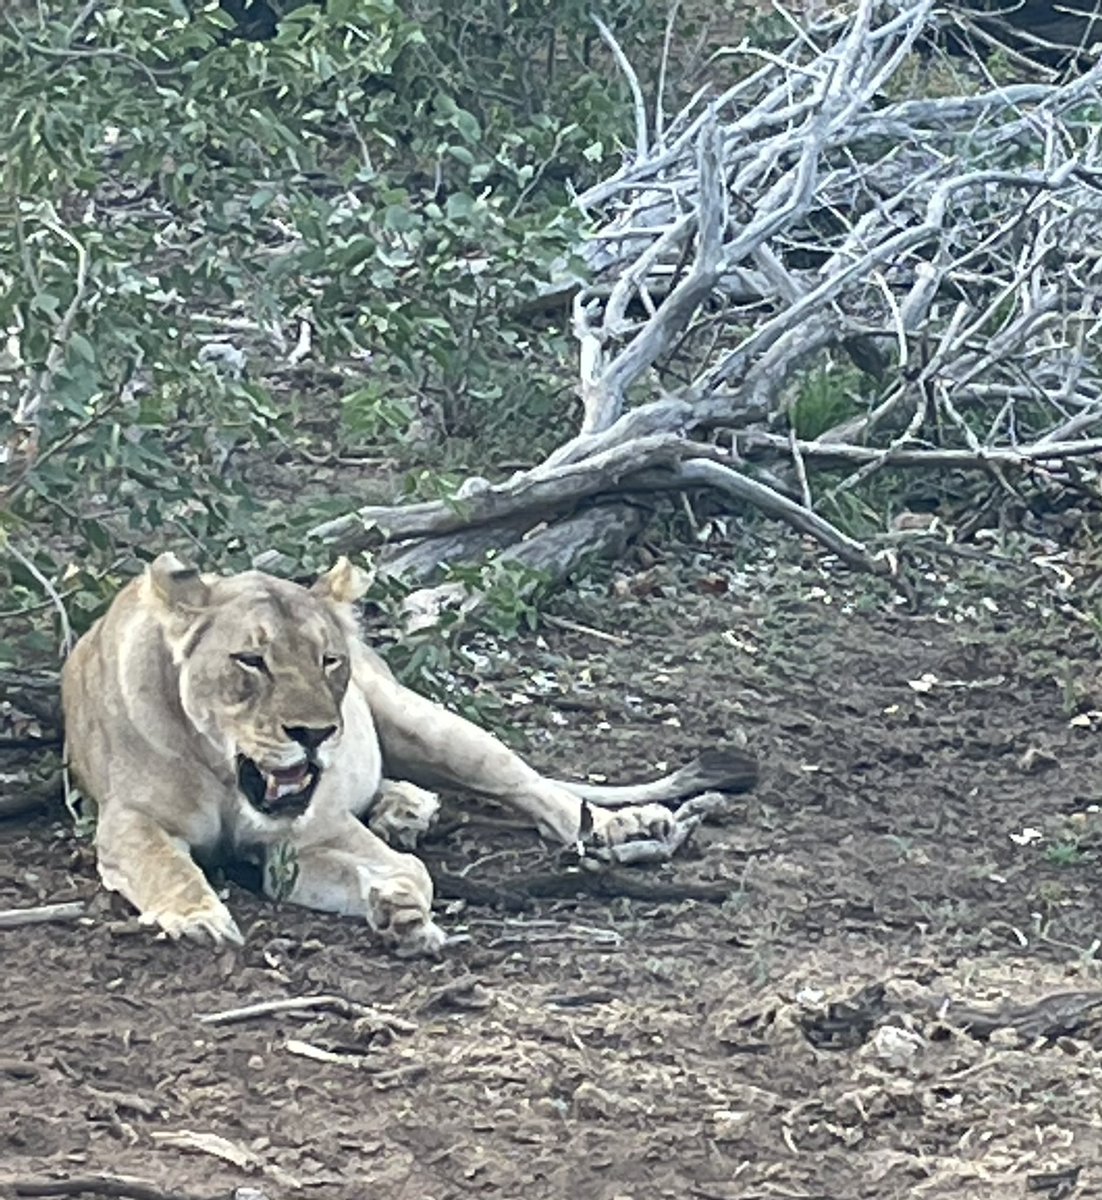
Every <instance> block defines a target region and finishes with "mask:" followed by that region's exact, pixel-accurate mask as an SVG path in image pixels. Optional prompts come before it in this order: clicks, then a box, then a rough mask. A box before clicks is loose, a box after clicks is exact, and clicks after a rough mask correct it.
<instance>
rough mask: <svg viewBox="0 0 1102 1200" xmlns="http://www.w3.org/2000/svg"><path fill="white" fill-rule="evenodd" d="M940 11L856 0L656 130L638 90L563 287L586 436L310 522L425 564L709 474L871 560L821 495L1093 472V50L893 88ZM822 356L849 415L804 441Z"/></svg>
mask: <svg viewBox="0 0 1102 1200" xmlns="http://www.w3.org/2000/svg"><path fill="white" fill-rule="evenodd" d="M932 7H933V5H932V0H859V2H858V3H857V5H856V8H855V11H854V12H853V13H852V15H851V16H850V17H849V18H847V19H845V20H842V19H839V18H837V17H832V18H830V20H829V21H827V22H825V23H823V24H821V25H819V26H813V27H811V28H810V29H808V30H803V31H801V30H796V33H797V36H795V37H794V38H793V40H792V43H791V44H790V45H789V46H788V47H787V48H786V49H784V50H782V51H780V52H779V53H768V54H766V53H762V52H759V51H755V50H753V49H752V48H750V47H748V46H746V45H745V44H744V45H742V46H740V47H737V48H735V49H734V50H733V51H732V52H731V53H730V54H729V55H727V56H725V57H724V59H723V61H724V62H725V63H731V64H733V68H732V69H733V70H735V71H736V72H738V71H740V70H742V72H743V73H742V75H741V77H738V78H735V79H734V80H733V81H732V83H731V85H730V86H729V87H727V88H726V90H723V91H721V92H720V93H719V94H718V95H716V94H709V93H708V92H707V91H706V90H705V91H702V92H700V93H698V94H697V95H695V96H693V97H692V99H691V100H690V101H689V102H688V104H687V105H686V106H685V107H684V109H683V110H682V111H681V112H679V113H677V114H676V115H674V116H672V117H667V116H666V115H664V114H663V113H662V112H661V109H662V106H663V104H664V103H665V99H663V100H661V101H659V103H658V105H657V109H656V112H655V114H654V128H653V129H650V130H648V129H645V128H642V127H639V125H638V123H639V122H641V121H642V122H645V121H646V120H647V114H646V111H645V106H644V105H643V104H642V100H641V98H640V97H639V94H638V92H637V90H636V89H633V94H635V95H636V96H637V100H636V105H635V117H636V123H637V129H636V132H635V137H634V149H633V152H632V153H631V154H630V155H628V156H626V157H625V161H624V163H623V165H622V166H621V167H620V169H619V170H617V171H616V172H615V173H614V174H613V175H612V176H611V177H610V178H608V179H606V180H604V181H603V182H601V183H599V184H597V185H596V186H594V187H592V188H590V189H589V190H588V191H586V192H584V193H583V194H581V196H580V197H579V199H578V203H579V204H580V206H581V207H582V209H583V210H584V211H585V212H586V213H587V214H589V215H590V216H591V217H592V218H593V219H594V221H595V223H596V225H597V229H596V232H595V233H594V235H593V236H592V237H591V239H590V240H589V241H588V243H587V245H586V246H585V248H584V257H585V259H586V261H587V263H588V267H589V276H588V278H587V279H585V280H584V281H578V291H577V294H576V297H575V300H574V321H573V327H574V332H575V335H576V337H577V340H578V343H579V351H580V362H579V366H580V382H581V388H580V396H581V399H582V406H583V419H582V421H581V426H580V429H579V431H578V433H577V435H576V436H574V437H573V438H571V439H570V440H568V441H567V442H565V443H564V444H563V445H561V446H560V447H558V449H556V450H555V451H554V452H553V453H552V454H550V455H549V456H548V458H547V459H546V460H545V461H544V462H542V463H540V464H538V465H537V466H535V467H533V468H531V469H529V470H527V471H522V472H519V473H518V474H516V475H514V476H513V477H512V478H511V479H509V480H507V481H505V482H504V483H501V484H497V485H491V484H489V483H488V482H487V481H484V480H469V481H468V482H467V484H466V485H465V486H464V489H462V490H461V493H460V495H459V496H458V497H457V498H456V501H455V502H454V503H452V504H450V505H447V504H437V505H423V504H422V505H410V506H407V507H392V508H372V509H365V510H361V511H360V512H359V513H355V514H350V515H349V516H347V517H345V518H341V519H339V520H337V521H332V522H329V523H327V524H326V525H323V526H319V527H318V528H317V529H315V530H313V531H312V536H313V537H314V538H315V539H316V540H318V541H320V542H322V543H326V544H332V545H334V546H338V547H340V548H341V549H345V550H347V549H355V548H358V547H365V546H368V545H371V544H375V545H378V544H380V543H399V545H398V554H399V556H400V557H401V558H403V559H404V560H405V561H409V558H410V553H409V552H410V548H411V547H413V546H417V545H426V544H427V545H431V544H432V543H433V541H434V539H444V538H445V537H447V536H451V537H453V538H454V535H455V531H456V530H459V529H462V528H464V527H469V526H476V527H477V526H482V527H484V528H485V527H489V528H493V527H495V526H497V525H499V523H501V522H507V521H512V522H515V523H516V525H515V530H514V531H513V532H511V533H510V535H509V536H510V537H511V538H513V540H519V539H520V538H522V537H523V535H524V532H525V530H526V529H527V528H528V527H529V526H530V525H535V524H536V523H537V522H540V521H553V520H555V519H556V518H560V517H564V516H567V515H569V514H570V513H571V512H572V511H573V509H574V507H575V506H576V505H577V504H578V502H579V500H580V499H582V498H585V500H586V502H587V503H588V504H594V503H596V504H600V503H601V502H602V501H603V499H604V498H605V497H607V496H613V495H616V496H620V497H622V496H624V495H625V494H631V493H632V492H633V491H634V492H638V493H642V492H646V491H648V490H655V489H656V488H657V489H662V488H690V487H692V488H700V487H707V488H710V489H712V490H714V491H717V492H719V493H722V494H725V495H727V496H728V497H729V498H730V500H731V502H732V503H733V504H735V505H738V506H740V507H746V506H751V507H755V508H758V509H761V510H763V511H765V512H767V513H769V514H771V515H773V516H775V517H777V518H778V519H781V520H785V521H788V522H789V523H791V524H792V525H793V526H794V527H796V528H797V529H799V530H801V531H802V532H803V533H805V534H807V535H808V536H810V537H812V538H815V539H817V540H818V541H819V542H821V543H822V544H823V545H824V546H825V547H827V548H828V549H829V550H830V551H831V552H833V553H834V554H836V555H837V556H838V557H839V558H841V559H842V560H844V561H845V562H847V563H848V564H850V565H851V566H854V567H856V568H859V569H863V570H869V571H875V572H880V573H883V572H885V571H886V570H888V566H887V564H886V563H885V561H884V560H882V559H881V558H878V557H876V556H873V555H871V554H870V553H869V552H868V551H867V550H866V548H865V547H864V546H862V545H861V544H860V543H859V542H857V541H856V540H854V539H853V538H850V537H847V536H846V535H845V534H843V533H841V532H840V531H839V530H837V529H835V528H834V527H833V526H832V525H831V524H830V522H829V520H828V519H827V518H826V516H825V515H824V514H823V512H822V511H820V512H815V511H814V509H813V507H812V504H811V498H812V497H814V498H815V502H816V503H818V504H819V505H820V506H821V505H823V504H825V503H829V502H830V500H831V498H832V497H834V496H837V495H838V493H839V491H841V490H845V489H846V488H847V487H851V486H853V485H854V484H855V483H857V482H860V481H861V480H863V479H866V478H868V476H869V475H871V474H873V473H875V472H878V471H884V470H888V469H896V468H903V467H906V468H908V469H916V468H926V469H930V470H943V469H947V468H952V469H960V468H965V469H975V470H978V471H984V472H987V473H988V474H989V475H990V477H991V478H992V479H994V480H996V481H997V482H999V483H1000V485H1002V484H1005V483H1006V479H1007V476H1008V473H1014V472H1017V473H1018V474H1019V475H1022V474H1027V473H1028V472H1030V471H1036V470H1039V469H1040V464H1044V467H1043V472H1042V473H1043V474H1044V475H1045V477H1046V478H1048V479H1059V478H1061V477H1064V476H1067V475H1069V474H1074V476H1075V477H1076V479H1077V481H1078V483H1079V484H1080V485H1081V486H1082V485H1083V483H1084V482H1087V483H1090V484H1091V486H1094V480H1095V478H1096V476H1097V471H1098V468H1097V465H1096V464H1097V462H1098V451H1099V449H1100V448H1102V440H1100V438H1102V428H1100V426H1102V369H1100V362H1099V357H1098V353H1097V351H1096V350H1095V349H1094V347H1095V346H1097V345H1099V344H1100V339H1099V334H1100V332H1102V304H1100V289H1102V138H1100V137H1099V134H1098V131H1097V124H1096V118H1095V116H1094V115H1093V113H1096V112H1097V105H1098V104H1099V102H1100V101H1102V95H1100V89H1099V85H1100V82H1102V64H1099V65H1096V66H1095V67H1094V68H1093V69H1092V70H1090V71H1088V72H1087V73H1085V74H1083V75H1081V76H1080V77H1079V78H1077V79H1075V80H1073V81H1072V82H1069V83H1065V84H1054V83H1029V84H1019V85H1013V86H1006V87H998V86H990V87H988V88H987V90H985V91H982V92H979V93H978V94H975V95H959V96H947V97H936V98H920V99H909V98H905V97H903V98H900V97H901V96H902V94H903V92H904V88H903V87H902V86H901V85H900V84H899V83H898V80H897V73H898V72H899V69H900V67H901V66H902V65H903V64H904V62H906V61H907V60H908V59H909V57H910V56H911V55H912V54H913V52H914V50H915V46H916V44H917V43H918V40H919V39H920V37H922V35H923V34H924V32H925V31H926V30H928V28H929V25H930V22H931V20H932ZM602 35H603V36H604V37H605V40H606V41H607V42H608V43H609V45H610V47H612V49H613V52H614V54H616V57H617V59H618V60H620V61H621V66H622V68H623V69H624V70H625V73H626V74H627V76H628V79H629V83H630V82H631V80H632V78H633V74H632V72H631V71H630V68H629V66H628V64H627V63H626V60H623V55H622V51H621V52H619V53H617V51H618V50H619V47H618V46H617V45H616V43H615V40H614V38H612V35H611V33H609V31H607V30H604V29H602ZM664 89H665V96H666V97H668V85H666V84H664ZM809 370H811V371H813V372H815V373H816V376H817V378H819V379H820V380H821V381H822V382H823V383H824V385H825V386H826V387H827V388H828V389H829V390H831V391H832V393H833V394H834V395H835V396H836V397H838V398H840V400H841V401H843V402H844V403H843V407H844V409H845V411H844V412H843V413H842V414H841V415H839V416H835V417H834V418H833V423H832V424H831V427H830V428H827V429H825V430H822V431H821V432H816V433H814V434H808V433H806V432H805V431H804V430H803V429H801V412H800V405H799V400H800V391H799V383H800V375H801V373H802V374H803V376H804V377H806V374H807V372H808V371H809ZM820 429H821V425H820ZM717 438H721V439H722V441H721V444H723V445H727V446H729V445H732V444H733V445H735V446H736V447H738V453H734V454H731V453H726V452H723V453H721V452H718V451H717V447H716V444H715V440H716V439H717ZM1072 460H1076V462H1075V465H1074V466H1069V465H1068V464H1070V463H1071V462H1072ZM846 466H849V467H850V468H851V469H852V472H853V473H852V474H851V475H850V476H849V478H848V479H842V480H841V481H840V482H839V481H838V479H837V478H835V479H834V480H833V482H832V485H830V486H827V487H814V488H813V487H812V486H811V485H810V482H809V479H808V472H814V471H818V470H823V469H831V470H834V471H835V472H837V471H838V470H839V468H843V469H844V468H845V467H846ZM763 467H768V468H769V470H770V473H769V474H768V475H765V474H763V473H762V468H763ZM778 479H779V480H780V481H781V482H778ZM789 481H790V482H791V487H790V494H784V492H785V491H786V489H788V488H789ZM1097 490H1098V489H1097V487H1095V491H1097ZM391 553H393V551H391ZM422 559H423V561H428V560H429V559H431V555H429V556H427V557H425V556H422ZM269 565H270V564H269ZM383 565H384V569H385V566H386V553H384V555H383Z"/></svg>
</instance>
